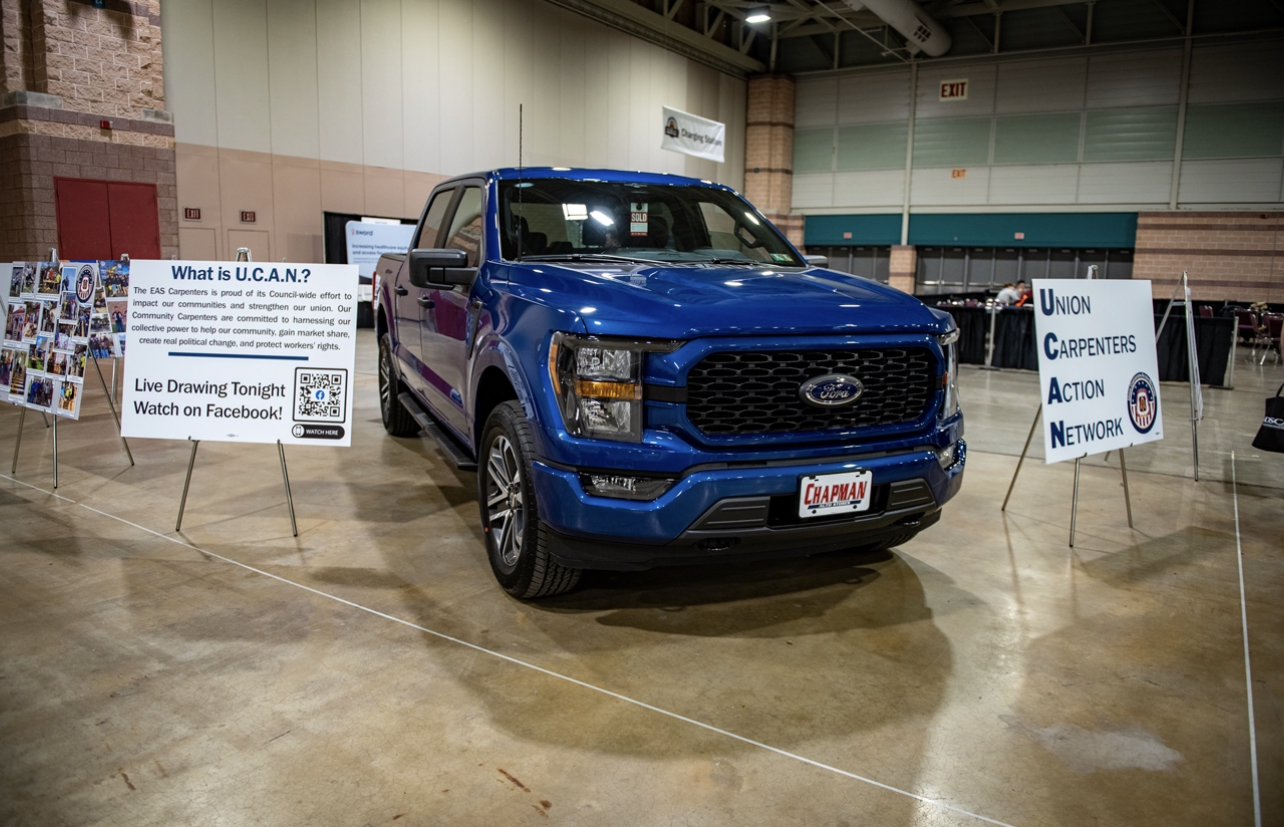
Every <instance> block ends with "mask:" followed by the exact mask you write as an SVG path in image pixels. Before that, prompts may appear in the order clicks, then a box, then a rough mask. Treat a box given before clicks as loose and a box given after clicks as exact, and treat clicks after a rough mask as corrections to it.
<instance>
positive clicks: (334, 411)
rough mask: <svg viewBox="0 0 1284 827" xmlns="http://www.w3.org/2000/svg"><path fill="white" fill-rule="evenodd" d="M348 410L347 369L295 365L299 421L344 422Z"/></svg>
mask: <svg viewBox="0 0 1284 827" xmlns="http://www.w3.org/2000/svg"><path fill="white" fill-rule="evenodd" d="M347 410H348V371H347V370H342V369H339V370H315V369H312V368H295V369H294V421H295V422H342V421H344V419H346V418H347Z"/></svg>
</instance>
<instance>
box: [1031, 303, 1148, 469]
mask: <svg viewBox="0 0 1284 827" xmlns="http://www.w3.org/2000/svg"><path fill="white" fill-rule="evenodd" d="M1032 287H1033V290H1034V314H1035V315H1034V320H1035V330H1036V333H1037V338H1038V343H1037V344H1038V350H1039V390H1040V393H1041V394H1042V405H1043V447H1044V451H1045V452H1046V458H1047V460H1046V461H1047V462H1049V463H1053V462H1062V461H1064V460H1067V459H1075V458H1076V457H1083V456H1086V455H1088V454H1100V453H1104V452H1106V451H1115V450H1118V449H1120V448H1128V447H1130V446H1132V445H1139V444H1141V443H1144V442H1154V441H1155V440H1158V439H1163V435H1164V424H1163V417H1162V416H1161V413H1160V408H1159V362H1158V359H1157V358H1156V355H1155V316H1154V306H1153V304H1152V302H1151V298H1150V282H1149V281H1141V280H1138V281H1104V280H1099V279H1087V280H1085V279H1034V280H1033V281H1032Z"/></svg>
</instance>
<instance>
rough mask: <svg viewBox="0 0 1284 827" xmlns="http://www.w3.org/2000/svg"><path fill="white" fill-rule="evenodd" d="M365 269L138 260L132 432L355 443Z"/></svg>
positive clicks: (132, 310) (129, 398)
mask: <svg viewBox="0 0 1284 827" xmlns="http://www.w3.org/2000/svg"><path fill="white" fill-rule="evenodd" d="M356 283H357V267H356V265H353V264H288V263H279V264H278V263H254V262H235V263H233V262H220V261H141V260H135V261H133V262H132V272H131V274H130V283H129V307H128V315H129V324H130V343H129V356H130V358H129V359H128V360H126V363H125V393H124V411H123V419H122V423H121V429H122V435H123V436H126V437H146V438H155V439H192V440H206V439H208V440H215V441H224V442H267V443H271V442H280V443H284V444H296V445H342V446H346V445H350V444H351V441H352V389H353V380H354V376H353V372H354V368H355V363H356V338H355V335H356V306H357V296H356V289H355V286H356Z"/></svg>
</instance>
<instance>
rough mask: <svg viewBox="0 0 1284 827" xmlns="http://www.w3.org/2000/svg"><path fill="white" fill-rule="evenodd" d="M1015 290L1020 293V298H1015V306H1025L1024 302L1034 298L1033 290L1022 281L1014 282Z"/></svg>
mask: <svg viewBox="0 0 1284 827" xmlns="http://www.w3.org/2000/svg"><path fill="white" fill-rule="evenodd" d="M1016 290H1017V292H1018V293H1020V294H1021V298H1019V299H1017V303H1016V306H1017V307H1025V303H1026V302H1028V301H1030V299H1033V298H1034V291H1033V290H1031V289H1030V287H1029V285H1027V284H1026V283H1025V282H1024V281H1018V282H1017V283H1016Z"/></svg>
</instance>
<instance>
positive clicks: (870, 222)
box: [803, 145, 905, 246]
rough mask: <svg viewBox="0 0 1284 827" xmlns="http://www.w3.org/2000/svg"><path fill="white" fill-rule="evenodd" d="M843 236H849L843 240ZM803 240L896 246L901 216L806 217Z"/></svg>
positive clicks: (805, 242)
mask: <svg viewBox="0 0 1284 827" xmlns="http://www.w3.org/2000/svg"><path fill="white" fill-rule="evenodd" d="M904 149H905V147H904V146H903V145H902V146H901V150H902V151H904ZM843 233H851V234H852V237H851V238H843ZM803 239H804V241H803V243H804V244H815V245H820V244H825V245H843V244H850V245H853V246H854V245H857V244H900V243H901V215H900V213H883V214H878V215H808V216H805V217H804V218H803Z"/></svg>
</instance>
